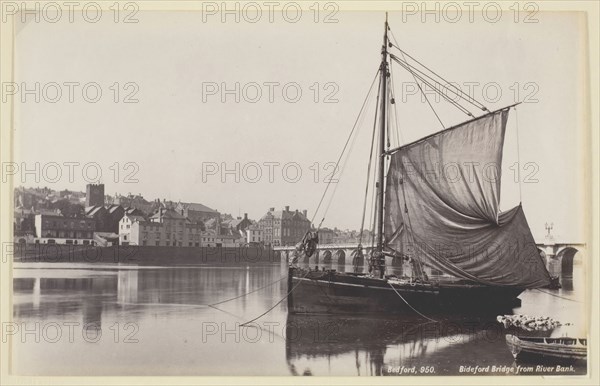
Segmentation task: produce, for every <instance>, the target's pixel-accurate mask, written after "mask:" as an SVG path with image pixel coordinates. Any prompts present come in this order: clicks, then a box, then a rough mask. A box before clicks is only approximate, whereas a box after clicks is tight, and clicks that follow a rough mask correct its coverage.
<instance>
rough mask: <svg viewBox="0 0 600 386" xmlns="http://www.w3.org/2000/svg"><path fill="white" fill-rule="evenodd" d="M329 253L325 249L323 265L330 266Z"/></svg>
mask: <svg viewBox="0 0 600 386" xmlns="http://www.w3.org/2000/svg"><path fill="white" fill-rule="evenodd" d="M331 260H332V259H331V251H330V250H328V249H326V250H324V251H323V265H326V266H331Z"/></svg>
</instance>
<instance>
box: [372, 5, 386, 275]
mask: <svg viewBox="0 0 600 386" xmlns="http://www.w3.org/2000/svg"><path fill="white" fill-rule="evenodd" d="M387 48H388V19H387V12H386V13H385V31H384V33H383V46H382V47H381V73H380V78H381V91H382V96H383V98H381V111H380V127H379V153H378V156H379V169H378V176H377V189H378V190H377V196H378V197H377V250H376V251H377V252H378V253H377V254H376V256H374V257H375V262H374V263H375V264H374V265H375V266H376V267H377V269H378V271H379V277H381V278H383V269H384V267H383V263H384V261H385V260H384V257H383V202H384V178H385V176H384V172H385V131H386V130H385V126H386V119H387V115H386V107H387V106H386V105H387V78H388V71H389V70H388V51H387Z"/></svg>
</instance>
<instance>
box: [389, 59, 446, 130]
mask: <svg viewBox="0 0 600 386" xmlns="http://www.w3.org/2000/svg"><path fill="white" fill-rule="evenodd" d="M390 57H391V58H392V60H393V59H394V56H393V55H391V54H390ZM396 62H397V63H398V64H400V62H399V61H396ZM402 67H404V68H405V69H407V70H408V71H409V72H410V73H411V75H412V76H413V79H414V80H415V83H416V84H417V87H419V90H420V91H421V94H422V95H423V96H424V97H425V100H426V101H427V104H428V105H429V107H430V108H431V111H433V113H434V114H435V117H436V118H437V120H438V121H439V122H440V125H442V128H446V126H445V125H444V122H442V120H441V118H440V116H439V115H438V113H437V112H436V111H435V109H434V108H433V105H432V104H431V102H430V101H429V98H427V94H425V92H423V89H422V88H421V85H420V84H419V82H417V77H416V76H415V73H414V72H412V70H411V69H410V67H405V66H402Z"/></svg>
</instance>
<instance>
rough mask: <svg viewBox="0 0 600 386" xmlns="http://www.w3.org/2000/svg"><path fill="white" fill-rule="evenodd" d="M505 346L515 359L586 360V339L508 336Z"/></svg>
mask: <svg viewBox="0 0 600 386" xmlns="http://www.w3.org/2000/svg"><path fill="white" fill-rule="evenodd" d="M506 344H507V345H508V348H509V349H510V352H511V353H512V354H513V357H514V358H515V359H517V358H519V359H520V358H522V357H526V356H533V357H538V358H539V357H545V358H547V359H554V360H557V359H559V360H567V361H579V360H583V361H585V360H586V359H587V339H581V338H568V337H561V338H538V337H517V336H514V335H510V334H508V335H506Z"/></svg>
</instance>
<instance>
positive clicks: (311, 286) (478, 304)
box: [288, 267, 524, 315]
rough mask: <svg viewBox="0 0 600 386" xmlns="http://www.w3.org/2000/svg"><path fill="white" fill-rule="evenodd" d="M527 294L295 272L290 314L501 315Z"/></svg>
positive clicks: (461, 285) (290, 278) (291, 282)
mask: <svg viewBox="0 0 600 386" xmlns="http://www.w3.org/2000/svg"><path fill="white" fill-rule="evenodd" d="M392 287H393V288H392ZM523 290H524V289H523V288H518V287H500V286H484V285H477V284H464V283H444V284H442V283H439V284H429V283H427V284H425V283H422V284H419V283H418V284H414V283H413V284H408V283H402V284H399V283H394V284H391V285H390V283H389V282H388V281H387V280H382V279H376V278H369V277H366V276H360V275H353V274H346V273H337V272H335V271H324V272H323V271H307V270H304V269H301V268H294V267H290V268H289V272H288V291H291V293H290V294H289V296H288V310H289V312H290V313H292V314H302V313H305V314H331V313H334V314H359V313H368V314H374V313H381V314H411V315H412V314H415V313H424V314H431V313H434V314H437V313H440V312H441V313H453V312H460V313H485V312H498V311H500V310H508V309H512V308H513V307H516V306H519V305H520V300H519V299H518V298H517V296H519V294H520V293H521V292H523Z"/></svg>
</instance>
